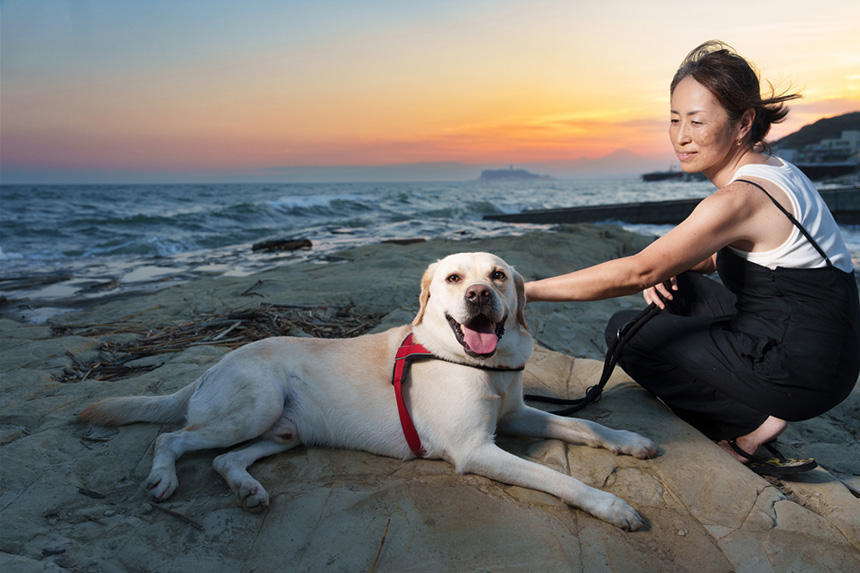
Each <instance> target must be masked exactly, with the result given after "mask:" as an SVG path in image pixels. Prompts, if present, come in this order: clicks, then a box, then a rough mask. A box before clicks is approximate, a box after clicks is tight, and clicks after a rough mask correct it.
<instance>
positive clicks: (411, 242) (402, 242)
mask: <svg viewBox="0 0 860 573" xmlns="http://www.w3.org/2000/svg"><path fill="white" fill-rule="evenodd" d="M382 242H383V243H391V244H393V245H414V244H415V243H426V242H427V239H425V238H424V237H415V238H412V239H385V240H384V241H382Z"/></svg>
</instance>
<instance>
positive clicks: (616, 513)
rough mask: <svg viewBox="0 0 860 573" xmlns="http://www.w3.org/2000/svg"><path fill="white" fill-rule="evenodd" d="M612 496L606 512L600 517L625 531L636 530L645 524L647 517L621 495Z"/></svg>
mask: <svg viewBox="0 0 860 573" xmlns="http://www.w3.org/2000/svg"><path fill="white" fill-rule="evenodd" d="M612 497H613V498H614V499H613V500H612V502H611V503H610V504H609V506H608V507H607V508H606V513H605V514H604V515H600V516H599V517H601V518H602V519H604V520H606V521H608V522H609V523H611V524H612V525H614V526H615V527H618V528H620V529H623V530H624V531H636V530H637V529H642V527H644V526H645V523H646V522H645V518H644V517H642V516H641V515H639V512H638V511H636V510H635V509H633V507H631V506H630V504H628V503H627V502H626V501H624V500H623V499H621V498H620V497H615V496H612Z"/></svg>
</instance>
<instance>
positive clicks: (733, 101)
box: [669, 40, 801, 150]
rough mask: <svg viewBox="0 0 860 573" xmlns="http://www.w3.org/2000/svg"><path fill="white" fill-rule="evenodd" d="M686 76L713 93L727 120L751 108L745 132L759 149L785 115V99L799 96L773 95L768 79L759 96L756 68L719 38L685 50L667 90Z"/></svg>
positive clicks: (762, 147)
mask: <svg viewBox="0 0 860 573" xmlns="http://www.w3.org/2000/svg"><path fill="white" fill-rule="evenodd" d="M687 76H693V78H694V79H695V80H696V81H697V82H699V83H700V84H702V85H703V86H705V87H706V88H708V90H709V91H710V92H711V93H712V94H714V97H716V98H717V101H719V102H720V105H721V106H723V109H725V110H726V113H727V114H728V116H729V120H730V121H732V122H736V121H738V120H739V119H740V118H741V116H742V115H743V114H744V112H745V111H746V110H748V109H752V110H753V111H754V112H755V118H754V119H753V124H752V128H751V129H750V133H749V136H748V137H749V145H750V147H752V148H759V149H762V150H765V149H767V144H766V143H765V142H764V138H765V136H766V135H767V133H768V132H769V131H770V126H771V125H772V124H774V123H779V122H781V121H782V120H784V119H785V116H787V115H788V107H787V106H786V105H785V104H784V102H786V101H789V100H793V99H796V98H799V97H801V96H800V94H798V93H783V94H782V95H776V93H775V92H774V89H773V85H772V84H771V83H770V82H768V85H769V86H770V93H771V95H770V97H768V98H766V99H762V97H761V88H760V86H759V78H758V73H757V72H756V70H755V68H754V67H753V66H752V64H750V63H749V62H747V61H746V60H745V59H744V58H743V57H741V56H740V55H739V54H738V53H737V52H735V50H734V49H733V48H732V47H731V46H729V45H728V44H726V43H724V42H720V41H719V40H710V41H708V42H705V43H704V44H702V45H700V46H698V47H697V48H695V49H694V50H693V51H692V52H690V53H689V54H687V57H686V58H684V61H683V62H681V66H680V67H679V68H678V71H677V72H675V77H673V78H672V84H671V87H670V89H669V93H670V94H672V93H674V91H675V88H676V87H677V86H678V84H679V83H680V82H681V80H683V79H684V78H685V77H687Z"/></svg>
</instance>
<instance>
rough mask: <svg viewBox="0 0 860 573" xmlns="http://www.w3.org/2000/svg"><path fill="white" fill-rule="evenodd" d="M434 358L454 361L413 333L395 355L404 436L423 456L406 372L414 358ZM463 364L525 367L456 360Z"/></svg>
mask: <svg viewBox="0 0 860 573" xmlns="http://www.w3.org/2000/svg"><path fill="white" fill-rule="evenodd" d="M427 358H434V359H436V360H444V361H445V362H453V361H452V360H447V359H445V358H440V357H439V356H436V355H435V354H433V353H432V352H430V351H429V350H427V349H426V348H424V347H423V346H422V345H420V344H418V343H417V342H415V340H414V339H413V338H412V333H411V332H410V333H409V335H408V336H407V337H406V338H405V339H403V342H402V343H401V344H400V348H398V349H397V354H396V355H395V357H394V376H393V377H392V380H391V383H392V384H394V397H395V398H396V399H397V413H398V414H400V425H401V426H402V427H403V436H404V437H405V438H406V443H407V444H409V449H410V450H412V452H413V453H414V454H415V455H416V456H418V457H419V458H423V457H424V456H425V455H427V452H426V451H425V450H424V448H423V447H422V446H421V439H420V438H419V437H418V431H417V430H416V429H415V424H413V423H412V418H411V417H410V416H409V410H408V409H407V408H406V402H405V401H404V400H403V384H405V383H406V373H407V372H408V370H409V364H410V363H411V362H412V361H413V360H419V359H427ZM454 364H460V365H462V366H470V367H472V368H479V369H481V370H506V371H514V372H518V371H520V370H523V369H524V368H525V364H523V365H522V366H516V367H508V366H480V365H478V364H463V363H461V362H454Z"/></svg>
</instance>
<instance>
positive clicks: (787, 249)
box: [729, 157, 854, 273]
mask: <svg viewBox="0 0 860 573" xmlns="http://www.w3.org/2000/svg"><path fill="white" fill-rule="evenodd" d="M775 159H777V160H778V161H779V162H780V163H781V165H779V166H776V165H764V164H748V165H743V166H742V167H741V168H740V169H738V170H737V171H736V172H735V175H734V177H732V181H735V180H736V179H743V178H745V177H755V178H759V179H765V180H767V181H770V182H771V183H774V184H775V185H776V186H777V187H779V188H780V189H781V190H782V191H783V192H785V194H786V195H787V196H788V199H789V201H791V207H792V211H793V213H792V215H794V218H795V219H797V220H798V221H799V222H800V224H801V225H803V227H804V228H805V229H806V232H807V233H809V234H810V235H811V236H812V238H814V239H815V242H817V243H818V246H820V247H821V248H822V249H823V250H824V252H825V253H827V256H828V257H829V258H830V262H832V263H833V266H834V267H836V268H838V269H840V270H842V271H845V272H847V273H850V272H852V271H853V270H854V264H853V263H852V262H851V253H850V251H849V250H848V247H847V246H846V245H845V241H844V240H843V239H842V234H841V233H840V232H839V227H838V226H837V225H836V221H834V220H833V215H832V214H831V213H830V209H828V208H827V204H826V203H825V202H824V200H823V199H822V198H821V195H819V194H818V191H817V190H816V189H815V185H813V184H812V181H810V180H809V178H808V177H807V176H806V175H804V174H803V172H802V171H801V170H800V169H798V168H797V167H795V166H794V165H792V164H791V163H789V162H788V161H785V160H783V159H780V158H778V157H776V158H775ZM774 208H776V206H774ZM793 227H794V228H793V229H792V230H791V234H790V235H789V236H788V239H786V240H785V242H784V243H783V244H781V245H780V246H778V247H777V248H775V249H772V250H770V251H755V252H749V251H741V250H739V249H735V248H732V247H729V248H730V249H731V250H732V252H733V253H735V254H737V255H738V256H739V257H741V258H743V259H746V260H748V261H749V262H751V263H755V264H757V265H761V266H763V267H767V268H769V269H775V268H776V267H785V268H792V269H814V268H819V267H826V266H827V261H825V260H824V259H823V258H822V257H821V254H820V253H819V252H818V251H817V250H816V249H815V247H813V246H812V244H811V243H810V242H809V240H808V239H807V238H806V237H804V236H803V233H801V232H800V230H798V228H797V226H796V225H793Z"/></svg>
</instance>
